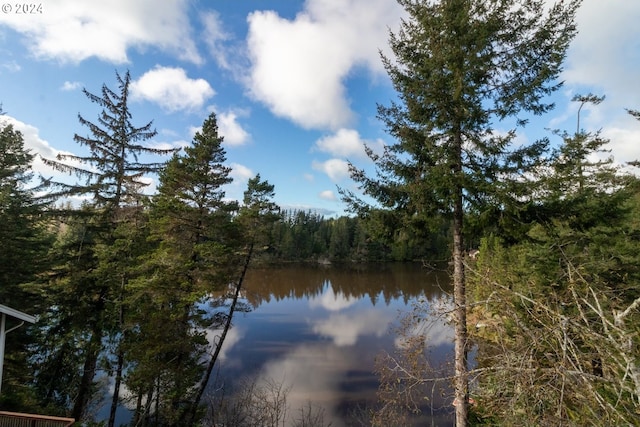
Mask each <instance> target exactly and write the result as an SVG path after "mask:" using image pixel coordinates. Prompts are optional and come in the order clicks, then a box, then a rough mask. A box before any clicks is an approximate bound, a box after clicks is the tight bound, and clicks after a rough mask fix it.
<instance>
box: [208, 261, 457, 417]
mask: <svg viewBox="0 0 640 427" xmlns="http://www.w3.org/2000/svg"><path fill="white" fill-rule="evenodd" d="M449 290H450V285H449V279H448V276H447V274H445V273H435V272H433V271H430V270H428V269H425V268H423V267H422V266H420V265H417V264H382V265H369V266H357V267H356V266H350V267H335V266H309V265H291V266H284V267H277V268H273V267H270V268H265V269H262V268H259V269H253V270H250V271H249V272H248V275H247V277H246V279H245V283H244V287H243V292H242V301H243V302H244V303H246V304H248V305H249V306H250V307H251V309H250V311H247V312H240V313H236V315H235V317H234V321H233V328H232V329H231V331H230V333H229V335H228V336H227V339H226V341H225V343H224V346H223V353H222V360H221V364H220V366H219V370H220V371H219V372H220V373H219V377H218V379H217V380H216V382H215V384H211V386H210V390H211V391H212V392H213V390H216V389H218V388H219V387H220V385H221V384H225V388H228V387H229V386H230V385H231V386H233V385H234V384H236V385H237V384H238V383H241V381H239V379H241V378H242V379H243V381H245V382H246V381H249V382H250V383H252V384H254V386H255V385H256V384H271V385H273V384H278V385H280V386H282V388H283V390H285V389H286V407H287V413H288V419H289V421H287V423H285V425H291V424H292V421H291V420H292V419H294V418H295V417H296V416H298V415H299V414H300V413H301V412H300V410H301V408H305V407H307V408H309V407H313V408H315V410H316V411H317V410H320V411H321V413H322V414H323V420H324V425H328V424H329V422H330V423H331V426H332V427H346V426H351V425H354V426H355V425H362V424H358V423H357V421H356V420H354V419H355V418H357V414H362V413H364V412H366V410H367V408H372V407H373V406H374V405H375V404H376V391H377V388H378V384H379V379H378V376H377V375H376V374H375V372H374V368H375V362H376V359H377V358H378V357H379V356H380V355H381V354H382V353H383V352H385V351H386V352H393V350H394V348H396V347H397V346H398V344H399V342H400V338H399V337H398V336H397V335H396V334H394V332H393V329H394V326H397V325H398V323H399V319H400V315H401V314H402V313H407V312H410V311H411V310H412V307H413V306H414V304H415V303H416V302H417V301H423V305H422V306H423V307H424V306H427V307H432V306H434V305H438V306H439V307H440V308H441V307H442V306H443V304H444V305H446V304H447V301H449V296H448V291H449ZM429 327H430V329H429V331H428V333H427V335H428V338H427V343H428V346H429V357H430V363H431V364H433V365H434V366H441V365H444V364H446V363H447V362H448V361H451V360H453V346H452V337H453V332H452V330H451V327H450V326H449V325H447V324H446V323H445V322H444V321H441V320H440V321H434V322H431V323H430V324H429ZM214 335H215V332H211V334H210V338H211V339H213V336H214ZM449 393H450V390H445V395H444V396H441V392H440V391H438V392H433V393H432V395H431V396H428V398H429V405H428V406H426V407H425V408H424V409H426V411H423V412H424V413H423V415H422V416H421V417H419V418H417V419H416V420H417V421H416V423H419V425H434V426H435V425H438V426H449V425H452V424H453V423H452V420H453V407H452V406H451V404H450V403H451V400H452V398H451V396H450V395H449ZM310 405H311V406H310Z"/></svg>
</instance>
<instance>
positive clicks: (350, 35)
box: [247, 0, 401, 129]
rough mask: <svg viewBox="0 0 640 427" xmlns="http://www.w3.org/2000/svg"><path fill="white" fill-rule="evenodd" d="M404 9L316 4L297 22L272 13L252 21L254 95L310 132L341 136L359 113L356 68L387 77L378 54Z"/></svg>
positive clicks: (362, 1)
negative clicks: (350, 85)
mask: <svg viewBox="0 0 640 427" xmlns="http://www.w3.org/2000/svg"><path fill="white" fill-rule="evenodd" d="M400 13H401V9H400V7H399V6H398V5H397V4H395V2H392V1H388V0H309V1H307V2H306V3H305V10H304V11H302V12H301V13H299V14H298V15H297V16H296V18H295V19H294V20H292V21H290V20H286V19H284V18H281V17H280V16H278V15H277V14H276V13H275V12H273V11H264V12H262V11H258V12H253V13H252V14H250V15H249V17H248V22H249V34H248V37H247V43H248V51H249V53H248V54H249V58H250V61H251V69H250V72H249V81H248V82H247V84H248V87H249V90H250V93H251V94H252V95H253V96H254V97H255V98H256V99H257V100H259V101H261V102H263V103H265V104H266V105H267V106H268V107H269V108H270V109H271V111H272V112H273V113H274V114H276V115H278V116H281V117H285V118H288V119H290V120H292V121H294V122H295V123H297V124H299V125H301V126H302V127H305V128H329V129H338V128H340V127H343V126H345V125H347V124H349V123H350V122H351V121H352V120H353V118H354V113H353V111H351V108H350V106H349V101H348V99H347V96H346V89H345V79H346V78H347V77H348V76H349V73H351V72H352V71H353V70H354V68H356V67H364V68H366V69H368V70H369V71H370V72H373V73H382V71H383V69H382V66H381V64H380V58H379V54H378V49H381V48H382V49H384V48H385V47H386V46H387V36H388V33H387V28H388V27H389V26H391V27H395V26H396V25H395V23H396V22H397V21H398V18H399V16H400Z"/></svg>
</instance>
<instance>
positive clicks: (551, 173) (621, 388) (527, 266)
mask: <svg viewBox="0 0 640 427" xmlns="http://www.w3.org/2000/svg"><path fill="white" fill-rule="evenodd" d="M574 100H575V101H577V102H580V103H581V107H582V106H583V105H584V103H585V102H595V103H596V104H597V103H599V102H600V101H601V100H602V98H600V97H593V96H592V95H588V96H586V97H585V96H577V97H575V98H574ZM580 110H581V108H580V109H579V111H578V123H579V117H580V116H579V115H580ZM556 133H559V132H556ZM559 134H560V135H562V136H563V142H562V144H561V145H560V147H558V149H557V150H556V151H555V153H554V155H553V156H552V157H551V159H550V163H549V165H548V167H546V168H545V171H546V174H545V175H543V176H542V178H541V180H540V183H539V185H538V187H537V191H538V193H537V204H538V206H537V207H536V211H537V215H536V216H535V217H534V219H533V220H532V221H531V222H530V223H529V224H527V227H528V229H527V232H526V234H525V236H524V238H522V239H521V240H520V241H518V242H516V243H511V244H505V243H504V242H501V241H500V239H496V238H493V237H491V236H490V237H487V238H485V239H484V242H483V245H482V247H481V250H480V256H479V260H478V262H477V265H476V266H475V268H474V277H473V279H472V289H473V298H474V299H475V301H482V302H483V304H481V305H477V306H476V309H475V310H474V314H473V315H474V317H476V318H477V319H479V322H478V324H481V325H483V326H482V328H481V329H479V330H478V331H477V333H476V337H475V341H476V342H478V343H479V344H480V346H479V351H478V357H477V360H478V362H479V365H480V366H479V369H478V371H479V372H481V373H480V374H479V375H477V376H476V378H477V380H478V395H477V396H476V397H477V398H478V399H477V402H478V408H479V409H478V413H479V414H482V415H483V418H484V421H485V422H487V423H490V424H491V423H493V424H500V425H523V424H529V425H581V426H582V425H602V424H606V425H631V424H632V423H631V421H630V420H631V418H630V417H629V415H630V414H631V413H633V412H634V411H637V410H638V405H637V397H638V396H639V395H640V388H638V387H637V386H638V385H639V384H640V375H637V372H638V370H637V366H638V360H637V357H636V356H632V353H634V351H635V349H636V348H637V346H638V342H637V340H635V339H634V338H632V336H633V334H634V333H635V331H637V330H638V325H639V324H640V323H638V322H639V319H638V317H637V316H635V315H634V313H632V311H633V308H632V307H633V306H634V304H635V306H637V305H638V303H640V301H639V300H638V298H639V297H640V286H639V284H640V275H639V273H640V270H639V269H638V256H637V254H638V252H639V251H638V249H639V248H638V244H639V242H640V240H638V238H637V236H638V225H637V223H636V221H635V218H636V217H637V209H638V204H637V195H636V194H635V193H636V191H637V180H636V178H633V177H630V176H627V175H624V174H623V173H621V170H620V169H619V168H617V167H615V166H614V163H613V159H611V158H609V159H605V160H600V161H597V160H596V161H594V160H593V159H595V158H597V157H598V155H601V153H602V152H604V151H605V150H604V147H605V144H606V143H607V142H608V141H607V140H605V139H602V138H600V137H599V134H598V133H595V134H592V133H590V132H586V131H584V130H583V129H581V128H580V127H579V126H578V128H577V130H576V133H575V134H573V135H569V134H568V133H566V132H563V133H559ZM636 301H638V302H636ZM610 313H614V315H613V316H612V315H610ZM623 313H626V314H623ZM618 316H619V317H618ZM622 337H624V340H628V341H624V344H623V341H619V340H622V339H623V338H622ZM605 349H606V350H605ZM634 372H635V373H634Z"/></svg>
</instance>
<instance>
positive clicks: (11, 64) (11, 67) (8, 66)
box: [0, 61, 22, 73]
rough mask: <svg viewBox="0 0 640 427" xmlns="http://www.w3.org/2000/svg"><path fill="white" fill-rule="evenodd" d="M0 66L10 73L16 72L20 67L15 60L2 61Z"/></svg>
mask: <svg viewBox="0 0 640 427" xmlns="http://www.w3.org/2000/svg"><path fill="white" fill-rule="evenodd" d="M0 67H2V69H4V70H7V71H9V72H11V73H17V72H18V71H20V70H21V69H22V67H21V66H20V64H18V63H17V62H16V61H7V62H3V63H2V65H1V66H0Z"/></svg>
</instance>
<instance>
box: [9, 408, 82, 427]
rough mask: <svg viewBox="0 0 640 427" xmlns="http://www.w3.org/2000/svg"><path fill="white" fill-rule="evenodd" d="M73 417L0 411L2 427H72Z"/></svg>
mask: <svg viewBox="0 0 640 427" xmlns="http://www.w3.org/2000/svg"><path fill="white" fill-rule="evenodd" d="M75 421H76V420H74V419H73V418H63V417H50V416H47V415H34V414H22V413H19V412H6V411H0V427H70V426H71V425H72V424H73V423H74V422H75Z"/></svg>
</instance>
